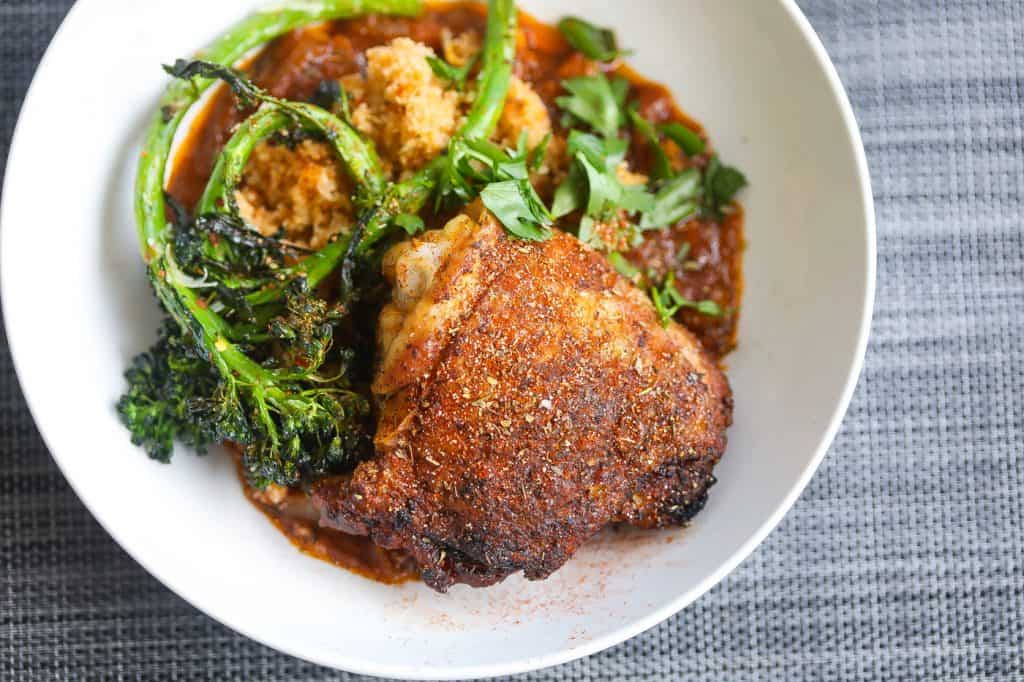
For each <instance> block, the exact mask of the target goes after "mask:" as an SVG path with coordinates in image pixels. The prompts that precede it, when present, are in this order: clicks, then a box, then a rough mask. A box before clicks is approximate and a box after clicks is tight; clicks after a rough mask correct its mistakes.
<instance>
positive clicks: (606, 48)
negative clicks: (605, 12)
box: [558, 17, 629, 62]
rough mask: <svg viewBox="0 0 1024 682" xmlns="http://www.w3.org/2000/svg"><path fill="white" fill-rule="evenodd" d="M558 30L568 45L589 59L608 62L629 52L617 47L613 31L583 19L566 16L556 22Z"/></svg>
mask: <svg viewBox="0 0 1024 682" xmlns="http://www.w3.org/2000/svg"><path fill="white" fill-rule="evenodd" d="M558 30H559V31H561V32H562V35H563V36H565V39H566V40H567V41H569V44H570V45H572V46H573V47H574V48H575V49H577V50H579V51H580V52H582V53H583V55H584V56H586V57H587V58H589V59H594V60H596V61H599V62H610V61H612V60H614V59H617V58H618V57H621V56H623V55H626V54H629V51H623V50H620V49H619V45H618V41H617V40H616V39H615V33H614V32H613V31H611V30H609V29H607V28H599V27H597V26H594V25H593V24H591V23H589V22H587V21H584V20H583V19H579V18H577V17H566V18H565V19H562V20H561V21H560V22H558Z"/></svg>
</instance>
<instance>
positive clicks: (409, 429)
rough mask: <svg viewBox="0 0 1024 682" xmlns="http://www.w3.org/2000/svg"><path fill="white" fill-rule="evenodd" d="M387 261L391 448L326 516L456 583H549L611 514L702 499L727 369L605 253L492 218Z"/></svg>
mask: <svg viewBox="0 0 1024 682" xmlns="http://www.w3.org/2000/svg"><path fill="white" fill-rule="evenodd" d="M475 212H479V211H478V210H477V211H475ZM384 265H385V276H387V277H388V278H389V280H390V281H392V282H393V283H394V284H395V294H394V300H393V302H392V304H391V305H389V306H388V307H387V309H386V310H385V311H384V313H383V314H382V316H381V334H380V336H381V340H380V346H381V349H380V350H381V358H382V360H381V366H380V369H379V371H378V374H377V377H376V381H375V384H374V387H373V388H374V393H375V395H376V396H377V399H378V401H379V407H380V423H379V427H378V432H377V437H376V446H377V456H376V457H375V458H373V459H372V460H369V461H366V462H363V463H362V464H360V465H359V466H358V468H357V469H356V470H355V472H354V474H353V475H352V476H350V477H348V476H347V477H342V478H336V479H327V480H325V481H322V482H320V483H318V484H317V485H316V486H315V487H314V489H313V499H314V504H315V505H316V507H317V508H318V509H319V510H320V512H321V523H322V524H323V525H326V526H330V527H334V528H339V529H341V530H344V531H346V532H350V533H356V534H368V535H370V536H371V537H372V538H373V539H374V540H375V541H376V542H377V543H378V544H380V545H381V546H383V547H386V548H394V549H403V550H405V551H407V552H408V553H409V554H411V555H412V556H413V557H414V558H415V559H416V561H417V562H418V563H419V565H420V568H421V570H422V575H423V580H424V581H425V582H426V583H427V584H428V585H430V586H431V587H433V588H435V589H437V590H440V591H444V590H446V589H447V588H448V587H450V586H451V585H453V584H455V583H467V584H470V585H474V586H485V585H491V584H494V583H496V582H499V581H501V580H503V579H504V578H506V577H507V576H509V575H511V574H513V573H517V572H519V571H523V572H524V573H525V574H526V576H527V577H528V578H530V579H541V578H545V577H547V576H548V575H550V574H551V573H552V572H553V571H555V570H557V569H558V568H559V567H561V566H562V565H563V564H564V563H565V562H566V560H568V559H569V558H570V557H571V556H572V555H573V553H574V552H576V550H577V549H578V548H579V547H580V546H581V545H582V544H583V543H584V542H585V541H586V540H587V539H588V538H590V537H591V536H592V535H593V534H594V533H596V532H597V531H599V530H600V529H601V528H602V527H604V526H605V525H607V524H609V523H614V522H622V521H624V522H629V523H633V524H636V525H640V526H643V527H659V526H665V525H671V524H680V523H685V522H686V521H687V520H689V518H690V517H691V516H692V515H693V514H694V513H696V511H698V510H699V509H700V507H701V506H702V505H703V501H704V499H705V497H706V495H707V489H708V487H709V486H710V485H711V483H713V481H714V478H713V476H712V475H711V470H712V467H713V466H714V465H715V464H716V463H717V462H718V460H719V458H720V457H721V455H722V452H723V451H724V450H725V446H726V437H725V431H726V428H727V427H728V425H729V423H730V421H731V417H732V395H731V392H730V389H729V386H728V383H727V380H726V378H725V376H724V375H723V374H722V372H721V371H720V370H719V369H718V368H717V367H716V366H715V364H714V362H713V361H712V360H711V359H710V358H709V357H708V356H707V355H706V354H705V353H704V351H703V350H702V349H701V347H700V345H699V343H698V342H697V341H696V340H695V339H694V337H693V336H692V335H691V334H690V333H689V332H687V331H686V330H684V329H683V328H681V327H679V326H677V325H675V324H672V325H670V326H669V327H668V328H667V329H666V328H663V327H662V326H661V324H660V322H659V320H658V317H657V315H656V314H655V311H654V309H653V307H652V305H651V303H650V302H649V300H648V299H647V297H646V296H645V295H644V294H643V293H642V292H641V291H639V290H638V289H636V288H635V287H634V286H633V285H632V284H630V283H629V282H628V281H626V280H625V279H624V278H622V277H621V276H620V275H618V274H617V273H616V272H615V271H614V270H613V269H612V268H611V267H609V265H608V264H607V261H606V260H605V259H604V257H602V256H601V255H599V254H597V253H595V252H594V251H592V250H590V249H589V248H588V247H585V246H584V245H582V244H581V243H580V242H579V241H578V240H576V239H575V238H573V237H571V236H569V235H566V234H564V233H560V232H558V233H556V234H555V236H554V237H553V238H552V239H550V240H548V241H546V242H542V243H528V242H523V241H518V240H515V239H512V238H509V237H508V236H506V234H505V233H504V231H503V230H502V229H501V227H500V225H498V224H497V223H496V221H495V220H494V218H493V217H492V216H491V215H490V214H489V213H487V212H483V213H482V215H476V216H474V217H469V216H465V215H464V216H459V217H458V218H456V219H455V220H453V221H452V222H451V223H449V225H448V226H447V227H446V228H445V229H444V230H440V231H435V232H431V233H428V234H426V235H424V236H422V237H421V238H419V239H416V240H413V241H411V242H407V243H405V244H402V245H399V246H398V247H395V250H394V251H392V253H390V254H388V256H387V257H386V259H385V264H384Z"/></svg>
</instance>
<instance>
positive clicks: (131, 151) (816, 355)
mask: <svg viewBox="0 0 1024 682" xmlns="http://www.w3.org/2000/svg"><path fill="white" fill-rule="evenodd" d="M253 5H254V3H253V2H252V1H251V0H218V1H217V2H210V1H209V0H148V1H147V2H137V0H80V1H79V2H78V3H77V4H76V5H75V7H74V9H73V10H72V11H71V13H70V15H69V16H68V18H67V20H66V21H65V23H64V25H63V26H62V28H61V30H60V32H59V34H58V36H57V37H56V38H55V39H54V42H53V44H52V45H51V46H50V49H49V51H48V52H47V54H46V57H45V58H44V60H43V63H42V65H41V66H40V68H39V72H38V73H37V75H36V78H35V81H34V82H33V85H32V88H31V91H30V92H29V95H28V97H27V99H26V101H25V105H24V109H23V111H22V115H21V120H20V121H19V123H18V128H17V133H16V135H15V139H14V142H13V144H12V148H11V154H10V162H9V165H8V167H7V179H6V185H5V189H4V193H3V202H4V203H3V209H2V223H3V233H2V237H3V241H2V285H3V306H4V311H5V314H6V323H7V333H8V337H9V340H10V345H11V351H12V354H13V356H14V361H15V366H16V368H17V371H18V375H19V377H20V378H21V383H22V387H23V388H24V393H25V397H26V399H27V401H28V403H29V406H30V408H31V410H32V414H33V415H34V417H35V419H36V422H37V424H38V426H39V429H40V431H41V432H42V434H43V437H44V438H45V440H46V442H47V444H48V446H49V448H50V451H51V452H52V453H53V456H54V458H55V459H56V460H57V462H58V464H59V465H60V467H61V469H62V470H63V472H64V474H65V476H67V479H68V481H69V482H70V483H71V485H72V486H73V487H74V489H75V491H76V492H77V493H78V494H79V496H80V497H81V498H82V500H83V501H84V502H85V504H86V505H87V506H88V507H89V509H90V510H91V511H92V513H93V514H94V515H95V516H96V518H97V519H98V520H99V521H100V523H102V524H103V526H104V527H105V528H106V529H107V530H108V531H109V532H110V534H111V535H112V536H113V537H114V538H115V539H116V540H117V541H118V542H119V543H120V544H121V545H122V546H123V547H124V548H125V549H126V550H127V551H128V552H129V553H130V554H131V555H132V556H133V557H135V559H137V560H138V561H139V562H140V563H141V564H142V565H143V566H145V567H146V568H147V570H149V571H150V572H151V573H153V574H154V575H155V576H156V577H157V578H159V579H160V580H161V581H163V582H164V583H165V584H166V585H167V586H168V587H170V588H171V589H173V590H174V591H175V592H177V593H178V594H180V595H181V596H182V597H184V598H185V599H187V600H189V601H190V602H191V603H192V604H194V605H195V606H196V607H198V608H200V609H202V610H203V611H205V612H206V613H208V614H210V615H211V616H213V617H214V618H216V619H218V620H220V621H222V622H223V623H225V624H227V625H229V626H230V627H232V628H234V629H236V630H238V631H240V632H242V633H244V634H246V635H248V636H250V637H252V638H254V639H257V640H259V641H261V642H263V643H265V644H268V645H270V646H273V647H276V648H278V649H280V650H282V651H286V652H288V653H291V654H294V655H296V656H299V657H302V658H305V659H308V660H311V661H315V662H317V663H321V664H324V665H328V666H334V667H338V668H342V669H345V670H350V671H356V672H361V673H370V674H375V675H387V676H394V677H406V678H464V677H474V676H487V675H498V674H506V673H515V672H521V671H525V670H529V669H534V668H540V667H543V666H548V665H553V664H556V663H560V662H564V661H568V660H570V659H573V658H576V657H579V656H585V655H587V654H591V653H594V652H596V651H598V650H600V649H603V648H605V647H608V646H611V645H613V644H616V643H618V642H621V641H622V640H624V639H626V638H628V637H631V636H633V635H636V634H637V633H639V632H642V631H643V630H645V629H647V628H649V627H651V626H653V625H655V624H656V623H658V622H659V621H661V620H663V619H665V618H668V617H669V616H671V615H672V614H674V613H676V612H677V611H679V610H680V609H682V608H683V607H684V606H686V605H687V604H689V603H690V602H692V601H693V600H694V599H696V598H697V597H699V596H700V595H701V594H703V593H704V592H705V591H707V590H708V589H709V588H711V587H712V586H713V585H714V584H715V583H717V582H718V581H719V580H721V579H722V578H723V577H724V576H725V575H726V574H727V573H728V572H729V571H731V570H732V569H733V568H735V567H736V565H737V564H738V563H739V562H740V561H741V560H742V559H743V558H744V557H746V556H747V554H749V553H750V552H751V550H753V548H754V547H755V546H756V545H757V544H758V543H759V542H761V540H762V539H763V538H764V537H765V535H767V534H768V532H769V531H770V530H771V529H772V528H773V527H774V526H775V525H776V524H777V523H778V521H779V520H780V519H781V517H782V515H783V514H784V513H785V512H786V510H787V509H789V507H790V505H791V504H792V503H793V501H794V500H795V499H796V497H797V495H798V494H799V493H800V491H801V490H802V489H803V487H804V485H805V484H806V483H807V481H808V479H809V478H810V477H811V475H812V474H813V473H814V470H815V468H816V467H817V466H818V463H819V462H820V461H821V458H822V456H823V455H824V454H825V451H826V449H827V448H828V446H829V444H830V442H831V440H832V438H833V436H834V435H835V432H836V430H837V428H838V426H839V423H840V420H841V418H842V416H843V413H844V411H845V410H846V407H847V404H848V401H849V399H850V396H851V393H852V391H853V388H854V385H855V383H856V380H857V377H858V374H859V371H860V368H861V364H862V359H863V354H864V350H865V345H866V341H867V333H868V327H869V320H870V315H871V307H872V300H873V291H874V281H875V228H874V218H873V211H872V202H871V191H870V186H869V180H868V171H867V165H866V163H865V160H864V154H863V150H862V146H861V142H860V137H859V133H858V131H857V127H856V123H855V121H854V118H853V114H852V112H851V109H850V106H849V103H848V101H847V98H846V96H845V94H844V92H843V89H842V86H841V85H840V82H839V79H838V77H837V75H836V72H835V70H834V68H833V67H832V65H831V63H830V62H829V60H828V57H827V56H826V54H825V52H824V50H823V49H822V47H821V44H820V43H819V42H818V39H817V38H816V37H815V35H814V33H813V31H812V30H811V27H810V26H809V25H808V23H807V21H806V20H805V18H804V17H803V16H802V15H801V13H800V11H799V10H798V9H797V7H796V5H795V4H794V3H793V2H791V1H790V0H635V1H634V2H630V3H628V10H627V9H626V7H627V5H625V4H623V3H620V2H612V1H610V0H609V1H607V2H586V3H584V2H579V1H572V0H559V1H552V0H545V1H544V2H541V0H535V1H532V2H523V3H522V5H523V6H524V7H525V8H526V9H529V10H532V11H535V12H536V13H537V15H538V16H540V17H541V18H543V19H549V20H553V19H556V18H557V17H558V16H560V15H561V14H563V13H570V12H571V13H576V14H581V13H582V14H586V15H587V16H588V17H590V18H591V19H592V20H593V21H595V22H597V23H600V24H606V25H610V26H614V27H616V28H617V29H618V30H619V32H620V34H621V38H622V42H623V43H624V44H626V45H628V46H631V47H634V48H636V50H637V51H636V55H635V57H634V58H633V59H632V62H633V64H634V65H635V66H636V67H637V68H638V70H639V71H640V72H641V73H643V74H646V75H648V76H650V77H653V78H655V79H660V80H663V81H665V82H666V83H668V84H669V85H670V86H671V88H672V89H673V91H674V92H675V93H676V96H677V97H678V99H679V101H680V102H681V103H682V105H683V106H684V108H686V109H687V110H688V111H689V112H690V113H692V114H693V115H695V116H696V117H697V118H698V119H700V120H701V121H703V122H704V123H705V124H706V125H707V127H708V130H709V131H710V133H711V135H712V138H713V139H714V141H715V143H716V145H717V146H718V148H719V149H720V150H721V154H722V157H723V158H724V159H727V160H728V161H729V162H731V163H734V164H736V165H737V166H739V167H740V168H742V169H743V170H745V171H746V172H747V174H748V176H749V177H750V180H751V187H750V189H749V190H748V191H747V192H746V193H745V195H744V197H743V201H744V203H745V204H746V207H747V213H748V224H747V229H748V235H749V242H750V246H749V250H748V253H747V259H746V264H747V277H746V281H747V293H746V300H745V305H744V309H743V322H742V328H741V334H740V340H741V345H740V348H739V350H738V351H737V352H736V353H735V354H734V355H732V356H731V357H730V358H729V365H730V377H731V379H732V382H733V385H734V387H735V392H736V405H737V408H736V424H735V426H734V427H733V429H732V431H731V433H730V441H731V442H730V445H729V451H728V453H727V455H726V457H725V459H724V461H723V462H722V464H721V466H720V467H719V468H718V470H717V472H716V473H717V475H718V477H719V479H720V483H719V484H718V485H717V486H716V487H715V488H714V489H713V491H712V496H711V500H710V503H709V504H708V506H707V508H706V509H705V511H704V512H703V513H702V514H701V515H700V516H699V517H698V518H697V520H696V522H695V523H694V524H693V526H692V527H691V528H690V529H688V530H676V531H670V532H663V533H650V534H629V535H627V536H626V537H625V538H619V539H615V538H612V539H607V538H606V539H603V540H600V541H598V542H596V543H594V544H593V546H590V547H588V548H587V549H586V550H585V551H583V552H582V553H581V555H580V556H578V557H577V558H575V559H574V560H573V561H571V562H570V563H569V565H568V566H566V567H565V568H564V569H563V570H562V571H560V572H559V573H557V574H556V575H555V576H554V577H553V578H551V579H550V580H548V581H546V582H539V583H529V582H526V581H524V580H522V579H520V578H513V579H510V580H508V581H507V582H505V583H504V584H503V585H501V586H498V587H495V588H492V589H488V590H471V589H469V588H456V589H453V590H452V591H451V593H450V594H448V595H444V596H442V595H439V594H435V593H433V592H431V591H430V590H428V589H427V588H425V587H423V586H421V585H418V584H411V585H405V586H403V587H387V586H384V585H379V584H375V583H372V582H368V581H367V580H364V579H363V578H360V577H358V576H355V575H352V574H349V573H346V572H344V571H341V570H338V569H336V568H333V567H331V566H329V565H327V564H324V563H321V562H319V561H316V560H314V559H311V558H309V557H306V556H304V555H302V554H300V553H299V552H297V551H296V550H295V549H293V548H292V547H291V545H289V544H288V542H287V540H285V538H284V537H282V536H281V535H280V534H279V533H278V532H277V531H276V530H275V529H274V528H273V527H271V525H270V524H269V523H267V521H266V520H265V519H264V518H263V517H262V516H261V515H260V514H259V513H258V512H257V511H255V510H254V509H253V508H252V507H251V506H250V505H249V503H248V502H246V500H245V499H244V498H243V496H242V494H241V492H240V490H239V485H238V482H237V481H236V479H235V475H234V472H233V471H232V467H231V465H230V464H229V462H228V460H227V458H225V457H218V456H211V457H206V458H197V457H193V456H191V455H189V454H188V453H185V452H180V453H178V456H177V457H176V458H175V460H174V462H173V464H172V465H170V466H162V465H159V464H155V463H153V462H151V461H149V460H147V459H146V457H145V455H143V454H142V452H140V451H139V450H138V449H136V448H134V447H132V446H131V445H130V444H129V442H128V437H127V435H126V433H125V431H124V429H123V428H122V427H121V425H120V424H119V423H118V420H117V418H116V416H115V413H114V410H113V404H114V402H115V401H116V399H117V397H118V395H119V394H120V392H121V390H122V388H123V384H122V379H121V372H122V370H123V369H124V367H125V366H126V365H127V363H128V361H129V359H130V358H131V357H132V356H133V355H134V354H135V353H137V352H139V351H140V350H142V349H143V348H144V347H146V346H147V345H148V344H149V343H150V342H151V340H152V338H153V335H154V329H155V326H156V323H157V321H158V314H157V310H156V305H155V303H154V300H153V298H152V297H151V295H150V292H149V290H148V287H147V285H146V283H145V280H144V278H143V269H142V265H141V264H140V262H139V258H138V254H137V250H136V244H135V237H134V228H133V218H132V214H131V210H130V207H131V194H132V173H133V169H134V165H135V160H136V157H137V154H138V152H139V140H140V135H141V131H142V128H143V127H144V125H145V122H146V121H147V120H148V118H149V115H150V112H151V111H152V109H153V106H154V103H155V102H156V99H157V96H158V94H159V92H160V91H161V89H162V87H163V86H164V83H165V82H166V79H165V77H164V76H163V74H162V72H161V70H160V64H162V63H166V62H169V61H171V60H173V59H174V58H175V57H178V56H182V55H187V54H190V53H191V52H192V51H193V50H194V49H195V48H197V47H198V46H200V45H202V44H203V43H204V42H205V41H207V40H208V39H210V38H211V37H213V36H214V35H216V34H217V33H218V32H219V31H220V30H222V29H223V28H225V27H227V26H228V25H230V24H231V23H232V22H233V21H235V20H236V19H238V18H240V17H241V16H242V15H243V14H245V13H246V12H247V11H248V10H249V9H250V8H251V7H252V6H253ZM197 17H201V20H200V19H197Z"/></svg>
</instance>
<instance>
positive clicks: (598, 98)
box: [555, 73, 629, 138]
mask: <svg viewBox="0 0 1024 682" xmlns="http://www.w3.org/2000/svg"><path fill="white" fill-rule="evenodd" d="M562 87H564V88H565V90H566V92H568V93H569V94H568V95H563V96H562V97H559V98H557V99H556V100H555V102H556V103H557V104H558V106H559V107H561V108H562V109H563V110H564V111H565V112H566V113H567V114H569V117H570V122H572V121H573V120H576V121H581V122H583V123H586V124H587V125H588V126H590V127H591V128H593V129H594V131H595V132H597V133H599V134H600V135H603V136H604V137H609V138H610V137H615V136H617V135H618V134H619V129H621V128H622V127H623V126H624V125H626V114H625V112H624V111H623V107H624V106H625V103H626V94H627V93H628V91H629V82H628V81H626V80H625V79H623V78H615V79H613V80H608V77H607V76H605V75H604V74H603V73H599V74H597V75H596V76H580V77H578V78H570V79H568V80H565V81H562Z"/></svg>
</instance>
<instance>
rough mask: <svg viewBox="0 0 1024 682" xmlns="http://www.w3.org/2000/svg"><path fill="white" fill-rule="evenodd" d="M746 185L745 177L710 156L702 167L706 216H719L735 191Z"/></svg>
mask: <svg viewBox="0 0 1024 682" xmlns="http://www.w3.org/2000/svg"><path fill="white" fill-rule="evenodd" d="M746 186H747V177H746V176H745V175H743V173H741V172H740V171H738V170H737V169H735V168H733V167H732V166H726V165H725V164H723V163H722V162H721V161H719V159H718V156H717V155H716V156H712V157H711V160H710V161H708V165H707V168H705V169H704V211H705V214H706V215H707V216H708V217H711V218H721V217H722V215H723V210H722V209H724V208H725V207H726V206H728V205H729V204H730V203H732V200H733V199H734V198H735V197H736V193H737V192H739V191H740V190H741V189H743V188H744V187H746Z"/></svg>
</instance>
